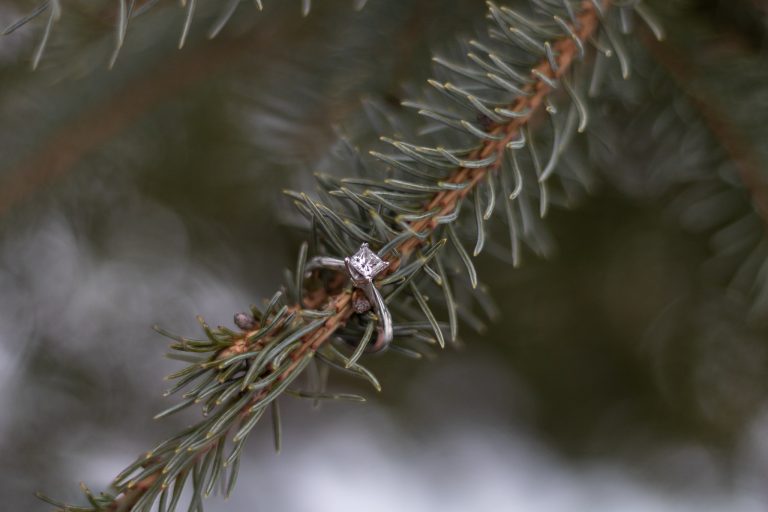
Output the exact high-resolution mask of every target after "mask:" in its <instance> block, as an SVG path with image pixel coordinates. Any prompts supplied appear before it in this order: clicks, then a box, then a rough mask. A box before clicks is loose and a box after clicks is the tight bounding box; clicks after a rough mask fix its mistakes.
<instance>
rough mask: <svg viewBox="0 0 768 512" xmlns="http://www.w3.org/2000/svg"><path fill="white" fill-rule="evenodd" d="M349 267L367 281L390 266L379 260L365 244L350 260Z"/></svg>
mask: <svg viewBox="0 0 768 512" xmlns="http://www.w3.org/2000/svg"><path fill="white" fill-rule="evenodd" d="M349 265H350V266H351V267H352V268H353V269H354V270H355V272H357V273H358V274H360V277H362V278H365V279H369V280H370V279H373V278H374V277H376V276H377V275H378V274H379V273H380V272H381V271H382V270H384V269H385V268H387V267H388V266H389V262H387V261H384V260H382V259H381V258H379V257H378V256H377V255H376V253H375V252H373V251H372V250H370V249H369V248H368V244H363V245H361V246H360V249H358V251H357V252H356V253H355V254H353V255H352V256H351V257H350V258H349Z"/></svg>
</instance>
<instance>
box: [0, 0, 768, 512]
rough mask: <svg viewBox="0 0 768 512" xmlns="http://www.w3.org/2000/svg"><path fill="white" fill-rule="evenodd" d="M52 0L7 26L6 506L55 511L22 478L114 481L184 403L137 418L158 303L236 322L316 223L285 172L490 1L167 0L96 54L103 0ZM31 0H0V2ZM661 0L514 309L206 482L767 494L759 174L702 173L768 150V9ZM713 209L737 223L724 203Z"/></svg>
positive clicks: (419, 497)
mask: <svg viewBox="0 0 768 512" xmlns="http://www.w3.org/2000/svg"><path fill="white" fill-rule="evenodd" d="M140 3H141V2H140ZM65 4H67V5H66V9H65V11H64V15H63V16H62V18H61V20H60V22H59V23H57V25H56V26H55V28H54V31H53V33H52V36H51V39H50V41H49V45H48V48H47V50H46V53H45V55H44V57H43V59H42V60H41V63H40V66H39V69H37V70H36V71H34V72H32V71H30V69H29V61H30V58H31V55H32V53H33V49H34V46H35V45H36V43H37V41H38V39H39V37H40V36H41V34H42V27H43V24H44V22H45V21H44V19H38V20H35V21H33V22H31V23H30V24H29V25H27V26H25V27H23V28H22V29H19V30H17V31H16V32H14V33H13V34H11V35H8V36H4V37H2V39H0V120H1V121H2V122H0V154H1V155H2V158H1V159H0V474H1V475H2V478H0V509H2V510H9V511H11V510H12V511H21V510H23V511H34V510H47V509H48V508H49V507H48V506H47V505H45V504H43V503H42V502H39V501H37V500H36V499H35V498H34V496H33V493H34V491H36V490H43V491H45V492H46V493H47V494H49V495H52V496H55V497H57V498H61V499H68V500H78V499H79V498H80V497H79V490H78V482H79V481H81V480H82V481H85V482H86V483H88V484H89V486H91V487H92V488H96V489H98V488H102V487H103V486H104V485H106V484H107V483H108V482H109V480H110V479H111V478H112V476H114V474H116V473H117V472H118V471H119V470H120V469H121V468H122V467H123V466H124V465H125V464H127V463H128V462H130V461H131V460H132V459H133V458H134V457H135V456H136V454H138V453H140V452H142V451H144V450H146V449H147V448H148V447H150V445H153V444H155V443H156V442H157V441H158V440H160V439H161V438H163V437H164V436H167V435H170V434H171V433H173V432H174V431H176V430H177V429H179V428H180V427H181V426H183V425H184V424H185V423H186V422H187V421H189V420H190V419H192V418H193V417H194V415H192V416H183V415H181V416H179V417H172V418H168V419H165V420H163V421H160V422H153V421H152V420H151V417H152V416H153V415H154V414H155V413H157V412H158V411H160V410H162V409H164V408H166V407H167V406H168V405H169V404H170V403H171V402H170V399H164V398H162V396H161V395H162V392H163V391H164V389H165V383H164V382H163V380H162V377H163V376H164V375H166V374H168V373H170V372H171V371H173V370H174V368H176V367H177V363H174V362H173V361H170V360H167V359H164V358H163V354H164V350H165V344H166V340H164V339H163V338H161V337H159V336H158V335H157V334H155V333H154V332H153V331H151V329H150V326H152V325H153V324H161V325H163V326H164V327H166V328H168V329H170V330H172V331H174V332H180V333H185V334H190V335H192V334H194V333H195V332H196V328H197V327H196V325H197V324H196V322H195V315H196V314H201V315H203V316H205V317H206V319H208V320H209V321H210V322H212V323H221V324H228V323H230V322H231V317H232V315H233V313H235V312H236V311H240V310H243V309H246V308H247V306H248V304H250V303H252V302H256V301H260V300H262V299H264V298H266V297H269V296H270V295H271V294H272V293H273V291H274V290H275V289H276V288H277V287H278V286H279V285H280V284H281V282H282V270H283V268H284V267H286V266H292V265H293V261H294V259H295V254H296V249H297V247H298V244H299V242H300V240H301V237H302V235H301V232H300V231H298V230H296V229H295V224H296V222H297V219H296V217H295V216H294V214H293V211H292V210H291V206H290V203H289V201H287V200H285V199H284V198H283V197H282V194H281V191H282V189H284V188H286V187H291V188H298V189H302V190H310V189H311V188H312V186H313V185H312V181H311V176H312V172H313V171H315V170H316V169H318V168H320V167H322V166H324V165H325V166H327V165H328V162H329V161H331V159H332V156H333V154H334V152H335V151H337V149H338V148H337V146H336V141H337V139H338V137H339V135H345V136H349V137H352V138H353V139H354V138H356V137H357V135H358V133H364V132H365V129H364V128H362V127H361V123H362V119H364V117H365V115H364V114H365V112H364V108H363V107H362V105H363V103H364V101H366V100H368V99H373V100H375V101H377V102H381V103H382V104H387V105H390V106H391V108H393V109H395V110H397V108H398V107H397V105H398V104H399V102H400V101H401V100H402V99H403V98H405V97H406V96H407V95H408V91H409V90H413V86H414V84H417V86H420V85H418V84H422V83H423V82H424V80H425V79H426V78H427V77H428V76H429V73H430V63H429V61H430V56H431V55H432V53H433V52H438V53H439V52H441V51H444V50H445V49H446V48H451V45H454V44H455V43H454V41H455V39H456V35H457V34H458V35H465V36H471V35H472V33H473V31H475V30H476V29H477V28H478V27H480V26H481V21H482V16H483V12H484V8H485V6H484V3H483V2H479V1H474V0H452V1H451V2H434V1H427V0H369V2H368V3H367V5H366V6H365V8H364V9H362V10H360V11H357V10H355V9H354V8H353V6H352V5H351V4H352V2H351V1H346V0H345V1H341V0H339V1H335V0H325V1H322V0H317V1H316V2H315V5H313V9H312V11H311V13H310V15H309V16H307V17H302V16H301V15H300V2H299V1H298V0H296V1H287V0H286V1H265V4H266V5H265V9H264V11H263V12H258V11H256V10H255V9H254V8H253V6H252V4H251V3H249V2H243V3H242V5H240V6H239V7H238V9H237V11H236V12H235V15H234V16H233V18H232V20H231V22H230V23H229V24H228V25H227V27H226V28H225V29H224V30H223V32H222V33H221V34H220V35H219V37H217V38H215V39H213V40H209V39H208V38H207V37H206V32H207V30H208V28H209V27H210V26H211V24H212V23H213V20H214V19H215V18H216V16H218V13H219V12H220V9H221V7H222V2H220V1H215V0H208V1H206V2H201V3H200V5H199V6H198V12H197V14H196V17H195V19H194V23H193V25H192V29H191V32H190V36H189V39H188V41H187V44H186V45H185V47H184V48H183V49H182V50H178V49H177V43H178V38H179V33H180V30H181V25H182V23H183V10H182V9H181V8H180V7H179V6H178V5H177V4H176V3H175V2H171V1H161V2H160V3H159V4H158V5H157V6H156V7H155V8H153V9H152V10H150V11H148V12H147V13H146V14H143V15H142V16H139V17H137V18H136V19H134V20H132V21H131V24H130V25H129V30H128V35H127V38H126V41H125V45H124V48H123V50H122V52H121V54H120V56H119V58H118V60H117V62H116V65H115V67H114V68H113V69H111V70H108V69H107V63H108V61H109V57H110V54H111V52H112V49H113V47H114V34H113V32H112V27H113V26H114V23H115V10H114V6H113V5H111V3H109V2H92V1H86V0H76V1H72V2H65ZM34 5H35V3H34V2H27V1H22V0H18V1H16V0H6V1H4V2H2V4H0V25H2V26H5V25H8V24H10V23H11V22H12V21H14V20H16V19H17V18H19V17H20V16H22V15H23V14H24V13H26V12H28V11H30V10H31V9H32V8H33V7H34ZM656 7H657V9H658V12H659V15H660V18H661V20H662V22H663V23H664V25H665V26H666V28H667V33H668V38H667V43H666V44H665V45H663V46H658V45H654V44H652V43H649V42H648V38H646V37H645V36H644V35H643V34H644V32H643V31H642V29H639V32H638V33H636V35H633V36H630V37H629V39H628V45H629V46H630V48H631V51H632V53H634V54H636V55H635V57H636V66H637V67H636V69H635V74H634V76H633V78H632V79H631V80H629V81H628V82H624V83H621V84H618V82H616V83H614V81H612V80H611V79H610V78H609V79H608V80H607V85H606V88H607V91H606V99H605V100H604V101H602V102H601V101H599V100H596V101H595V103H594V107H593V111H592V118H593V121H594V125H595V133H590V134H587V135H585V136H584V137H583V140H582V141H581V142H580V144H582V145H583V146H584V154H585V159H586V160H585V162H586V164H585V165H586V167H588V168H589V169H590V170H591V172H593V175H594V180H593V184H594V186H593V187H592V190H591V191H590V194H589V196H588V197H585V198H584V200H583V201H582V204H579V205H575V207H574V208H573V209H572V210H569V211H566V210H554V211H553V212H552V213H551V215H550V216H549V218H548V219H547V224H548V225H549V227H550V228H551V233H552V239H553V241H554V242H555V244H556V247H557V250H556V252H555V253H554V255H553V257H552V258H550V259H549V260H548V261H542V260H540V259H538V258H536V257H535V256H533V255H531V254H527V255H526V257H525V262H524V265H523V266H522V268H520V269H514V270H513V269H512V267H511V266H510V265H508V264H507V263H505V262H502V261H500V259H499V258H496V257H494V256H493V255H492V254H490V255H488V256H483V257H481V258H480V260H479V263H478V270H479V274H480V276H481V279H483V280H484V281H485V283H486V284H487V285H488V287H489V290H490V293H491V295H492V296H493V298H494V300H495V301H496V304H497V307H498V311H499V314H498V317H497V318H496V319H495V320H493V321H486V320H483V325H482V326H476V327H479V328H480V329H479V332H475V331H473V330H472V329H470V328H468V327H467V326H464V327H463V330H462V341H463V347H462V348H461V349H458V350H455V349H447V350H445V351H444V352H441V353H439V354H435V357H434V358H429V359H428V360H422V361H413V360H409V359H406V358H403V357H400V356H398V355H397V354H391V355H386V356H384V357H377V358H372V359H371V360H370V361H369V365H370V367H371V368H372V369H373V370H375V372H376V373H377V375H378V376H379V377H380V380H381V382H382V385H383V391H382V392H381V393H378V394H377V393H376V392H375V391H373V390H371V389H367V388H366V386H365V385H364V384H360V383H359V382H357V381H353V380H349V379H346V378H344V377H340V376H338V375H335V376H333V378H332V381H331V389H333V390H336V391H344V392H357V393H363V394H365V395H367V396H368V398H369V401H368V402H367V403H365V404H348V403H336V402H330V403H324V404H323V405H322V407H320V408H318V409H315V408H313V407H312V406H311V404H310V403H308V402H304V401H300V400H296V399H291V398H285V399H283V402H282V405H283V409H284V415H283V416H284V446H283V450H282V452H281V453H280V454H275V453H274V451H273V449H272V439H271V433H270V431H269V430H270V426H269V425H268V422H265V424H264V425H262V426H261V427H260V431H259V432H257V433H256V434H255V435H254V436H252V438H251V439H252V440H251V442H250V444H249V446H248V453H247V456H246V457H245V458H244V459H245V461H247V464H245V465H244V466H243V469H242V474H241V476H240V478H239V484H238V488H237V490H236V491H235V494H234V496H233V497H232V498H231V499H230V500H228V501H226V502H225V501H223V500H221V499H220V498H212V499H210V500H208V502H207V504H206V507H207V510H211V511H230V512H231V511H246V510H247V511H251V510H281V511H286V512H292V511H296V512H304V511H307V512H309V511H334V512H344V511H353V510H365V511H372V512H375V511H379V510H381V511H384V510H405V511H431V510H442V511H446V512H448V511H464V510H478V511H490V510H511V511H518V510H519V511H525V512H540V511H541V512H543V511H569V512H570V511H597V510H610V511H612V512H618V511H627V512H629V511H632V512H634V511H638V512H639V511H697V512H698V511H725V510H728V511H738V512H742V511H743V512H752V511H763V510H766V507H768V491H766V489H768V485H766V480H767V479H768V409H767V408H766V404H765V397H766V383H767V382H768V380H767V377H768V365H767V363H768V353H767V350H768V345H766V341H767V340H766V322H765V320H766V315H765V304H764V302H763V300H762V299H761V297H762V296H761V294H760V288H759V287H756V286H754V284H755V282H756V280H757V276H759V275H760V274H759V273H758V272H754V271H753V270H754V269H750V268H747V270H743V269H744V266H743V265H742V263H744V262H745V261H746V262H749V261H752V260H755V259H756V258H758V257H761V255H762V254H763V253H762V252H760V251H758V250H756V249H754V247H758V248H760V247H762V248H763V249H764V244H763V242H762V238H761V237H763V236H764V228H763V227H762V225H761V224H760V219H759V215H756V214H755V212H756V211H758V210H759V208H757V207H755V206H753V203H752V202H751V201H754V202H755V203H757V201H756V200H755V197H758V196H759V194H758V193H755V188H758V189H759V187H761V186H762V187H765V183H764V182H763V181H761V180H758V181H757V182H756V185H754V186H753V187H741V186H739V184H738V183H737V181H738V180H733V182H734V183H733V184H734V187H735V190H736V192H735V193H734V194H735V196H734V195H729V196H728V200H727V201H720V202H719V203H717V202H710V203H706V202H704V203H703V200H702V199H701V196H699V195H697V194H695V193H691V188H690V187H688V185H689V183H688V182H689V181H690V182H700V181H703V179H701V178H697V176H699V177H700V176H710V175H717V176H723V175H725V176H731V174H728V173H731V172H732V170H729V169H730V167H733V166H734V165H735V166H736V167H738V164H743V163H744V162H745V161H747V162H748V165H749V166H750V168H751V169H752V170H756V174H755V176H757V177H758V178H761V179H762V178H764V176H765V175H764V174H762V169H763V168H764V165H763V163H764V162H765V161H766V160H765V156H764V154H763V152H765V151H766V148H765V147H763V146H764V144H762V145H761V141H764V140H765V139H764V138H763V137H762V134H761V131H760V130H761V129H763V130H764V129H765V127H764V126H763V125H765V120H766V119H768V118H766V115H765V114H766V113H767V112H768V81H766V80H765V79H764V78H765V77H764V76H763V75H764V74H765V73H766V69H768V66H765V63H766V55H765V45H764V42H765V34H766V32H768V24H767V23H766V21H765V20H766V17H765V13H766V9H765V6H764V5H763V4H762V3H760V2H758V1H757V0H754V1H752V0H733V1H728V2H725V1H722V2H719V1H716V0H700V1H693V0H691V1H682V0H675V1H671V2H664V3H661V5H657V6H656ZM659 63H662V64H659ZM761 64H762V67H761ZM617 84H618V85H617ZM702 97H704V98H706V101H703V100H702ZM691 98H693V99H691ZM710 100H711V101H710ZM702 103H703V104H705V105H707V106H708V108H709V109H710V111H709V117H707V115H705V116H703V117H701V115H700V112H699V113H697V109H696V107H697V106H701V104H702ZM712 111H714V112H715V113H716V114H713V113H712ZM711 116H715V117H716V119H717V121H718V123H719V124H717V123H715V124H713V123H711V122H710V123H707V122H706V121H707V120H708V119H709V118H710V117H711ZM722 125H725V126H726V127H727V128H728V129H727V130H725V132H726V134H730V135H731V137H730V138H729V137H724V136H723V135H722V132H721V131H718V130H717V129H713V126H714V127H715V128H716V127H718V126H722ZM762 133H764V132H762ZM734 134H735V135H734ZM734 137H735V138H736V140H737V141H738V142H739V144H736V145H735V146H734V144H733V143H732V140H731V139H733V138H734ZM724 138H725V139H726V140H725V142H724V141H723V139H724ZM361 139H362V140H361V141H360V143H361V144H364V143H365V137H362V138H361ZM729 141H730V143H729ZM729 166H730V167H729ZM681 169H682V170H683V171H684V172H682V173H680V170H681ZM676 173H677V174H676ZM669 176H675V177H676V179H675V180H673V181H674V183H672V184H670V182H669V180H668V177H669ZM681 176H682V177H681ZM686 180H687V181H686ZM725 181H726V182H727V181H728V180H725ZM718 197H719V196H718ZM702 203H703V204H702ZM723 210H727V212H729V213H732V212H733V211H738V212H742V214H743V219H746V220H744V221H742V222H741V224H739V225H738V226H737V228H733V229H731V230H730V231H727V232H726V233H725V234H722V233H721V232H720V231H714V230H713V228H712V225H713V224H715V223H716V221H717V220H718V219H721V218H722V215H723ZM742 214H740V215H742ZM739 218H742V217H739ZM710 219H714V220H712V221H710ZM499 231H502V230H501V227H500V226H499ZM713 232H714V233H721V234H720V235H719V238H718V235H717V234H716V235H715V236H713ZM755 237H757V238H755ZM498 238H503V234H501V233H500V234H499V236H498ZM755 240H757V242H755ZM499 243H500V244H502V243H504V242H503V241H499ZM753 249H754V250H753ZM745 251H746V252H745ZM491 252H493V251H491ZM750 255H752V256H750ZM755 255H757V256H755ZM750 257H751V258H752V260H749V258H750ZM750 265H752V267H755V265H756V264H755V262H754V261H752V263H750ZM759 266H760V265H757V267H759ZM734 276H735V278H734ZM763 277H764V276H763ZM734 282H735V284H734ZM743 282H746V283H747V284H748V285H749V286H746V287H745V286H741V285H742V284H743Z"/></svg>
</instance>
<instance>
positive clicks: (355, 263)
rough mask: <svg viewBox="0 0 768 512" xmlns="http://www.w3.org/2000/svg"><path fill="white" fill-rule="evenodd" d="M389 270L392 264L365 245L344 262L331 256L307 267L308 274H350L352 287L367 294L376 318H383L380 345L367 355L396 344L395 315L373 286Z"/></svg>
mask: <svg viewBox="0 0 768 512" xmlns="http://www.w3.org/2000/svg"><path fill="white" fill-rule="evenodd" d="M388 266H389V262H388V261H384V260H383V259H381V258H379V256H378V255H377V254H376V253H375V252H373V251H372V250H371V249H370V248H369V247H368V244H367V243H364V244H362V245H361V246H360V249H358V250H357V252H356V253H355V254H353V255H352V256H348V257H347V258H344V259H343V260H340V259H337V258H329V257H327V256H316V257H314V258H312V259H311V260H309V261H308V262H307V266H306V271H307V272H311V271H313V270H317V269H321V268H322V269H328V270H336V271H342V272H343V271H346V273H347V274H348V275H349V278H350V280H351V281H352V284H354V285H355V286H356V287H357V288H360V289H361V290H362V291H363V293H364V294H365V296H366V298H367V299H368V301H369V302H370V303H371V306H372V307H373V309H374V311H375V312H376V315H377V316H378V317H379V329H378V330H379V333H378V336H377V337H376V341H375V342H374V343H373V344H372V345H370V346H369V347H368V348H367V349H366V351H367V352H379V351H381V350H384V349H385V348H387V347H388V346H389V344H390V343H391V342H392V337H393V331H392V315H391V314H390V312H389V308H387V305H386V304H385V303H384V298H383V297H382V296H381V293H379V289H378V288H376V285H375V284H373V280H374V279H375V278H376V276H378V275H379V274H381V273H382V272H383V271H384V270H386V268H387V267H388Z"/></svg>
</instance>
